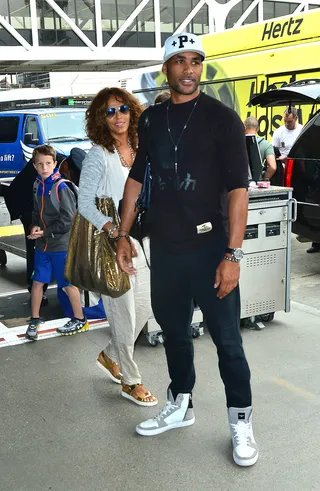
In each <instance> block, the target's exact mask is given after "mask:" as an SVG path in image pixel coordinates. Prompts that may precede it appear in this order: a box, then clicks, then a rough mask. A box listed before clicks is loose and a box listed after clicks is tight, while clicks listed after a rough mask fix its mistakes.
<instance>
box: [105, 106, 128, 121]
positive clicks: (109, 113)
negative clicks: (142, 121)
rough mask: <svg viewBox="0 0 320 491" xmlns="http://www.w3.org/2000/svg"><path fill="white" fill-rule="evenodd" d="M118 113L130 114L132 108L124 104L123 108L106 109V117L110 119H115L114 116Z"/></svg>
mask: <svg viewBox="0 0 320 491" xmlns="http://www.w3.org/2000/svg"><path fill="white" fill-rule="evenodd" d="M116 111H119V112H120V113H122V114H128V112H129V111H130V107H129V106H128V105H127V104H123V106H118V107H108V108H107V109H106V115H107V117H108V118H113V116H114V115H115V114H116Z"/></svg>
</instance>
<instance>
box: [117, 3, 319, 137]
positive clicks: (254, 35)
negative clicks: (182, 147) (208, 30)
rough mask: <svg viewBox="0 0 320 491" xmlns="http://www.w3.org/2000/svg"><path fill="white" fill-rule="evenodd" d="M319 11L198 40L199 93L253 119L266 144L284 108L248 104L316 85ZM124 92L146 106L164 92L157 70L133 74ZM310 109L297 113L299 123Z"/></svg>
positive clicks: (307, 115)
mask: <svg viewBox="0 0 320 491" xmlns="http://www.w3.org/2000/svg"><path fill="white" fill-rule="evenodd" d="M319 26H320V9H316V10H311V11H309V12H304V13H301V14H296V15H291V16H288V17H281V18H277V19H270V20H268V21H265V22H263V23H260V24H253V25H252V24H251V25H246V26H243V27H240V28H237V29H229V30H227V31H224V32H221V33H216V34H211V35H210V34H209V35H205V36H202V42H203V46H204V50H205V52H206V61H205V62H204V67H203V75H202V79H201V90H203V91H204V92H206V93H207V94H208V95H210V96H212V97H215V98H216V99H219V100H221V101H222V102H223V103H225V104H226V105H228V106H229V107H232V108H234V109H235V110H236V111H237V112H238V114H239V115H240V117H241V119H242V120H244V119H245V118H246V117H247V116H250V115H251V116H255V117H257V118H258V120H259V123H260V130H259V134H260V136H263V137H265V138H268V139H270V137H271V136H272V134H273V132H274V130H275V129H276V128H278V127H279V126H280V125H281V124H282V116H283V112H284V109H285V108H284V107H273V108H268V109H263V108H257V107H250V106H248V103H249V101H250V99H251V98H252V97H253V96H254V95H256V94H259V93H261V92H264V91H266V90H268V89H271V88H279V87H281V86H284V85H286V84H288V83H290V82H294V81H296V80H301V79H305V78H312V79H316V78H319V79H320V28H319ZM124 82H127V84H128V85H127V87H128V89H129V90H131V91H132V92H133V93H134V94H135V95H136V96H137V97H138V98H139V99H140V100H141V101H142V102H143V103H144V104H152V103H153V101H154V98H155V96H156V95H157V94H158V93H159V91H161V90H164V89H165V88H167V85H166V79H165V76H164V75H163V74H162V72H161V66H157V67H153V68H152V69H148V70H147V69H144V70H136V71H135V73H134V72H131V74H130V75H129V76H128V77H127V80H124ZM310 112H311V106H302V107H301V108H300V107H298V113H299V120H300V123H302V124H305V123H306V122H307V121H308V118H309V114H310Z"/></svg>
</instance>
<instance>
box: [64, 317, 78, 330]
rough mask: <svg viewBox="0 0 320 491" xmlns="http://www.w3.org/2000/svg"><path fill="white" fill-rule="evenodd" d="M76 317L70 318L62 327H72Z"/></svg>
mask: <svg viewBox="0 0 320 491" xmlns="http://www.w3.org/2000/svg"><path fill="white" fill-rule="evenodd" d="M75 321H76V319H70V320H69V321H68V322H67V323H66V324H65V325H64V326H63V327H64V328H68V327H72V326H73V325H74V323H75Z"/></svg>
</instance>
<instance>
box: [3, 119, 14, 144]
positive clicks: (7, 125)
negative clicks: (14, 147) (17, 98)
mask: <svg viewBox="0 0 320 491" xmlns="http://www.w3.org/2000/svg"><path fill="white" fill-rule="evenodd" d="M18 127H19V118H18V116H7V117H4V116H2V117H0V128H1V129H0V143H13V142H15V141H16V140H17V136H18Z"/></svg>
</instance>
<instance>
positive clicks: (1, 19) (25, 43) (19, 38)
mask: <svg viewBox="0 0 320 491" xmlns="http://www.w3.org/2000/svg"><path fill="white" fill-rule="evenodd" d="M0 24H1V25H2V26H3V27H4V28H5V30H6V31H8V33H9V34H11V36H13V37H14V38H15V39H16V40H17V41H18V42H19V43H20V44H21V45H22V46H23V47H24V48H25V49H27V50H28V51H29V50H30V49H32V46H31V44H29V43H28V41H26V40H25V39H24V37H22V36H21V34H19V33H18V31H16V30H15V28H14V27H12V25H11V24H9V22H8V21H6V19H5V18H4V17H3V15H0ZM6 49H8V48H7V47H6Z"/></svg>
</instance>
